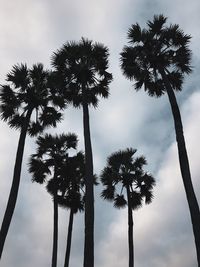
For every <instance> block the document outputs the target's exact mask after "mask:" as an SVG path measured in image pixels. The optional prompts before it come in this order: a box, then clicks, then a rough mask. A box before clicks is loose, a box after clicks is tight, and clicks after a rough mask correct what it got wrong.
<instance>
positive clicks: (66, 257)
mask: <svg viewBox="0 0 200 267" xmlns="http://www.w3.org/2000/svg"><path fill="white" fill-rule="evenodd" d="M73 219H74V213H73V211H72V209H71V210H70V215H69V224H68V234H67V248H66V253H65V264H64V267H68V266H69V257H70V250H71V242H72V228H73Z"/></svg>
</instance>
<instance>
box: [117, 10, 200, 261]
mask: <svg viewBox="0 0 200 267" xmlns="http://www.w3.org/2000/svg"><path fill="white" fill-rule="evenodd" d="M166 20H167V18H166V17H164V16H163V15H159V16H154V19H153V21H152V22H151V21H149V22H148V24H147V25H148V28H147V29H143V30H142V29H141V28H140V26H139V25H138V24H134V25H132V26H131V28H130V29H129V31H128V39H129V43H130V45H129V46H125V47H124V49H123V51H122V53H121V68H122V70H123V73H124V75H125V76H126V77H127V78H128V79H130V80H133V79H135V80H136V83H135V89H136V90H139V89H140V88H142V87H143V86H144V87H143V88H144V90H145V91H146V92H147V93H148V94H149V95H150V96H156V97H160V96H162V95H163V94H164V93H165V92H166V93H167V95H168V98H169V102H170V105H171V110H172V114H173V118H174V126H175V132H176V140H177V146H178V154H179V162H180V169H181V175H182V179H183V184H184V188H185V192H186V197H187V201H188V205H189V210H190V215H191V221H192V226H193V232H194V237H195V244H196V250H197V259H198V264H199V265H198V266H200V227H199V225H200V211H199V206H198V202H197V199H196V196H195V193H194V189H193V185H192V180H191V174H190V167H189V161H188V156H187V150H186V145H185V139H184V135H183V125H182V121H181V115H180V111H179V107H178V104H177V101H176V97H175V93H174V91H181V89H182V83H183V75H184V74H189V73H190V72H191V66H190V61H191V51H190V50H189V48H188V44H189V41H190V39H191V37H190V36H189V35H186V34H184V32H183V31H182V30H181V29H180V28H179V25H177V24H175V25H169V26H166V25H165V23H166Z"/></svg>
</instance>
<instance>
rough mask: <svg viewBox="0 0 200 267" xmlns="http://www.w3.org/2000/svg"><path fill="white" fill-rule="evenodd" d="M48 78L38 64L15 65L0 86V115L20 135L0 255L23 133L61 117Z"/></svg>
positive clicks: (0, 234) (12, 203) (14, 197)
mask: <svg viewBox="0 0 200 267" xmlns="http://www.w3.org/2000/svg"><path fill="white" fill-rule="evenodd" d="M49 77H50V72H48V71H46V70H44V67H43V65H42V64H40V63H39V64H36V65H33V67H32V68H31V69H28V68H27V66H26V65H25V64H21V65H15V66H13V68H12V70H11V72H10V73H8V74H7V79H6V80H7V84H6V85H2V86H1V92H0V101H1V102H0V115H1V118H2V119H3V120H4V121H7V122H8V124H9V126H10V127H11V128H15V129H19V130H20V137H19V143H18V148H17V154H16V160H15V167H14V174H13V181H12V186H11V190H10V194H9V199H8V203H7V207H6V211H5V214H4V218H3V222H2V226H1V230H0V258H1V255H2V252H3V248H4V243H5V239H6V236H7V233H8V230H9V226H10V223H11V220H12V216H13V212H14V209H15V205H16V201H17V195H18V189H19V184H20V176H21V166H22V159H23V153H24V145H25V139H26V135H27V133H28V134H29V135H30V136H34V135H36V134H37V133H39V132H42V131H43V130H44V129H45V128H47V127H49V126H53V127H55V126H56V124H57V122H59V121H60V120H61V113H60V112H58V111H57V106H58V105H57V104H56V103H54V99H53V94H52V89H50V88H49ZM58 102H59V103H60V105H61V106H62V107H64V102H63V100H62V98H61V100H60V101H58V99H57V103H58ZM34 113H35V114H34Z"/></svg>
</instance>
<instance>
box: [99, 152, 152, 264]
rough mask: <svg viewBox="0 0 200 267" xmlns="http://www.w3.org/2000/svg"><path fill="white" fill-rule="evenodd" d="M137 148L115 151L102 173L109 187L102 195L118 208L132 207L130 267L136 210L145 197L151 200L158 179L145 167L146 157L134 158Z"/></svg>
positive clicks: (104, 182) (132, 261)
mask: <svg viewBox="0 0 200 267" xmlns="http://www.w3.org/2000/svg"><path fill="white" fill-rule="evenodd" d="M136 151H137V150H136V149H132V148H130V149H126V150H120V151H118V152H115V153H113V154H111V155H110V156H109V157H108V159H107V166H106V167H105V168H104V169H103V171H102V173H101V176H100V179H101V182H102V184H103V186H104V187H105V189H103V191H102V193H101V196H102V198H103V199H106V200H108V201H112V202H114V207H116V208H124V207H126V206H128V245H129V267H133V266H134V246H133V213H132V211H133V210H136V209H138V208H140V207H141V206H142V203H143V200H144V201H145V203H146V204H149V203H151V201H152V198H153V194H152V189H153V186H154V185H155V180H154V178H153V177H152V176H151V175H150V174H148V173H146V172H145V171H144V170H143V167H144V165H145V164H147V162H146V159H145V158H144V157H143V156H141V157H136V158H134V154H135V153H136Z"/></svg>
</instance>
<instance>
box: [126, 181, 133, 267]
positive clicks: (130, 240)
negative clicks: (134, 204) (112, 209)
mask: <svg viewBox="0 0 200 267" xmlns="http://www.w3.org/2000/svg"><path fill="white" fill-rule="evenodd" d="M126 190H127V199H128V247H129V267H134V247H133V214H132V208H131V204H130V190H129V187H128V186H127V188H126Z"/></svg>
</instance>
